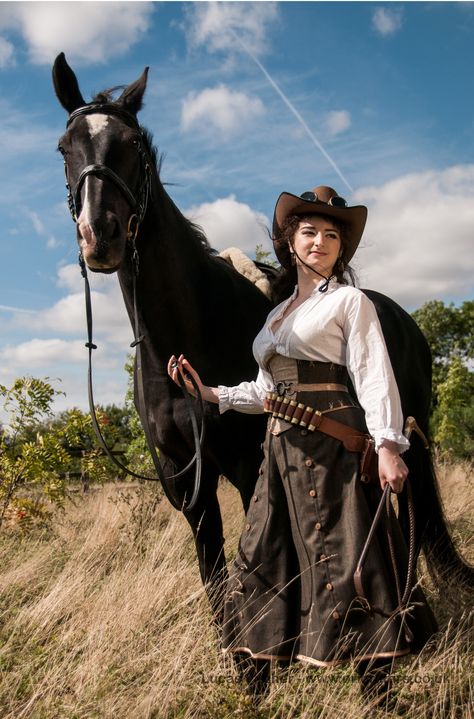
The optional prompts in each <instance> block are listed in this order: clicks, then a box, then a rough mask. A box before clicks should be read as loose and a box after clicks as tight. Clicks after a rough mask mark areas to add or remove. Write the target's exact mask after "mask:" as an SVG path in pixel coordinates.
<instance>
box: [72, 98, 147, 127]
mask: <svg viewBox="0 0 474 719" xmlns="http://www.w3.org/2000/svg"><path fill="white" fill-rule="evenodd" d="M95 113H103V114H104V115H116V116H117V117H120V119H121V120H124V121H125V122H126V123H127V124H128V125H132V126H133V127H136V128H137V129H140V125H139V123H138V120H137V118H136V117H135V116H134V115H132V113H131V112H128V110H124V109H123V108H122V107H118V106H117V105H113V104H112V103H105V102H104V103H96V104H92V105H84V107H78V108H77V110H74V112H71V114H70V115H69V119H68V121H67V125H66V127H69V125H70V124H71V122H72V121H73V120H75V119H76V117H79V115H92V114H95Z"/></svg>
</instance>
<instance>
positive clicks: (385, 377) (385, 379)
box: [343, 291, 410, 453]
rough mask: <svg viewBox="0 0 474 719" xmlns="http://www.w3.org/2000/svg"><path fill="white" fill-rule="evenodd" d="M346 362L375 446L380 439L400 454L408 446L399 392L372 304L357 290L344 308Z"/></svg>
mask: <svg viewBox="0 0 474 719" xmlns="http://www.w3.org/2000/svg"><path fill="white" fill-rule="evenodd" d="M344 310H345V311H344V317H343V333H344V337H345V339H346V343H347V345H346V347H347V349H346V362H347V370H348V372H349V376H350V378H351V380H352V383H353V385H354V389H355V391H356V394H357V398H358V400H359V402H360V404H361V406H362V408H363V409H364V411H365V420H366V423H367V429H368V430H369V433H370V435H371V436H372V437H373V438H374V440H375V446H376V449H378V448H379V447H380V445H381V444H382V442H383V440H384V439H387V440H391V441H393V442H395V443H396V444H397V445H398V452H399V453H402V452H404V451H405V450H406V449H408V447H409V446H410V443H409V442H408V440H407V439H406V437H405V436H404V435H403V414H402V407H401V402H400V394H399V391H398V387H397V383H396V381H395V376H394V373H393V369H392V364H391V362H390V357H389V355H388V351H387V347H386V344H385V339H384V336H383V333H382V328H381V326H380V322H379V318H378V316H377V312H376V310H375V307H374V304H373V303H372V302H371V301H370V300H369V298H368V297H367V296H366V295H364V294H363V293H362V292H361V291H357V292H354V293H353V294H352V295H351V297H350V301H349V302H348V303H347V305H346V306H345V308H344Z"/></svg>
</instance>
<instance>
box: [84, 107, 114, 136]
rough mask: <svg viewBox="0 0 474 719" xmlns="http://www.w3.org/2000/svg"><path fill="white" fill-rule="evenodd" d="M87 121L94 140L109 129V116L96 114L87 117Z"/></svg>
mask: <svg viewBox="0 0 474 719" xmlns="http://www.w3.org/2000/svg"><path fill="white" fill-rule="evenodd" d="M86 120H87V125H88V126H89V135H90V138H91V140H92V139H93V138H94V137H95V136H96V135H98V134H99V132H102V130H104V129H105V128H106V127H107V123H108V121H109V116H108V115H101V114H99V113H97V114H95V113H94V114H93V115H86Z"/></svg>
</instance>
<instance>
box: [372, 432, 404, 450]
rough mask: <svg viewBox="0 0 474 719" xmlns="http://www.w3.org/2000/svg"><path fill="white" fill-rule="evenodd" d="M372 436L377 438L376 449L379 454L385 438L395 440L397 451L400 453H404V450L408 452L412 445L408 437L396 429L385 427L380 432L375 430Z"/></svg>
mask: <svg viewBox="0 0 474 719" xmlns="http://www.w3.org/2000/svg"><path fill="white" fill-rule="evenodd" d="M372 436H373V438H374V440H375V451H376V452H377V454H378V451H379V449H380V447H381V446H382V444H383V441H384V439H388V440H389V441H390V442H395V444H396V445H397V452H398V453H399V454H403V452H406V451H407V449H408V448H409V447H410V442H409V441H408V440H407V438H406V437H405V436H404V435H403V434H401V433H400V432H397V431H396V430H395V429H383V430H381V431H380V432H374V434H373V435H372Z"/></svg>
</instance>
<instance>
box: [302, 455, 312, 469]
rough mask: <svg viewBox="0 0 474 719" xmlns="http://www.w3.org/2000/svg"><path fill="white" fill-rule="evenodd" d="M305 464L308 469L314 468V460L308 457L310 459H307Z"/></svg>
mask: <svg viewBox="0 0 474 719" xmlns="http://www.w3.org/2000/svg"><path fill="white" fill-rule="evenodd" d="M304 463H305V465H306V466H307V467H312V466H313V464H314V462H313V460H312V459H310V458H309V457H308V459H305V461H304Z"/></svg>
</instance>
